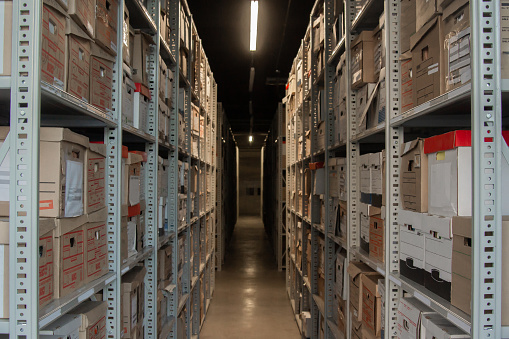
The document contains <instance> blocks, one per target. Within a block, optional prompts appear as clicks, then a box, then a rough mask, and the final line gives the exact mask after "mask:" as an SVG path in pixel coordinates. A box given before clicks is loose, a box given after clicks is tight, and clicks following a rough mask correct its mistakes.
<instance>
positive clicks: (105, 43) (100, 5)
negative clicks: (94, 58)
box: [95, 0, 118, 56]
mask: <svg viewBox="0 0 509 339" xmlns="http://www.w3.org/2000/svg"><path fill="white" fill-rule="evenodd" d="M117 15H118V2H117V0H96V7H95V16H96V21H95V42H96V43H97V44H98V45H100V46H101V47H102V48H104V49H105V50H106V51H107V52H108V53H109V54H111V55H113V56H115V55H117Z"/></svg>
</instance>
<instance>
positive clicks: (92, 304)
mask: <svg viewBox="0 0 509 339" xmlns="http://www.w3.org/2000/svg"><path fill="white" fill-rule="evenodd" d="M107 309H108V304H107V303H106V302H105V301H85V302H84V303H81V304H80V305H79V306H78V307H76V308H75V309H74V310H72V313H73V314H81V327H80V332H84V331H86V330H87V328H88V327H89V326H91V325H93V324H95V323H97V322H98V321H99V320H100V319H101V318H103V317H106V312H107Z"/></svg>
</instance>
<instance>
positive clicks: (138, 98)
mask: <svg viewBox="0 0 509 339" xmlns="http://www.w3.org/2000/svg"><path fill="white" fill-rule="evenodd" d="M150 100H151V95H150V90H149V89H148V88H147V87H145V85H143V84H141V83H136V90H135V91H134V117H133V121H134V127H135V128H137V129H139V130H141V131H143V132H148V105H149V103H150Z"/></svg>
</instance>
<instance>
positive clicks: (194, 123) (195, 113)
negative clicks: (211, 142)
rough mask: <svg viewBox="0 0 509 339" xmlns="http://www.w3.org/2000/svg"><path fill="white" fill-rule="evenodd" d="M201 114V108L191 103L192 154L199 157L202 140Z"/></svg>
mask: <svg viewBox="0 0 509 339" xmlns="http://www.w3.org/2000/svg"><path fill="white" fill-rule="evenodd" d="M201 118H202V116H201V114H200V108H199V107H198V106H196V105H195V104H193V103H191V154H192V155H194V156H196V157H198V156H199V154H198V150H199V146H200V138H201Z"/></svg>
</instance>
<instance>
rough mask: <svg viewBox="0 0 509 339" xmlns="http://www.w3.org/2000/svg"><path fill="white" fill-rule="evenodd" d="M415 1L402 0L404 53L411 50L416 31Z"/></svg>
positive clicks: (402, 41)
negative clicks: (411, 37)
mask: <svg viewBox="0 0 509 339" xmlns="http://www.w3.org/2000/svg"><path fill="white" fill-rule="evenodd" d="M415 1H416V0H401V5H400V13H405V15H401V17H400V22H399V27H400V30H399V50H400V51H401V52H402V53H405V52H407V51H408V50H410V36H412V34H414V33H415V26H416V24H415V14H416V9H415ZM402 107H403V106H402Z"/></svg>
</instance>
